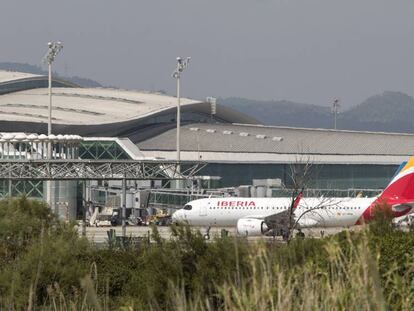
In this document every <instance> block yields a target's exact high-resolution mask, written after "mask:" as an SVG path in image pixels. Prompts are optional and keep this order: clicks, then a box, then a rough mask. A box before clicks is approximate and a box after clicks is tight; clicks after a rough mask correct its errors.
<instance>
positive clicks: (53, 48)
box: [43, 41, 63, 135]
mask: <svg viewBox="0 0 414 311" xmlns="http://www.w3.org/2000/svg"><path fill="white" fill-rule="evenodd" d="M47 46H48V48H49V49H48V51H47V54H46V55H45V57H44V59H43V60H44V62H45V63H47V65H48V80H49V117H48V123H47V134H48V135H50V134H52V63H53V62H54V60H55V58H56V56H57V55H58V54H59V52H60V51H61V50H62V49H63V44H62V42H60V41H57V42H49V43H48V44H47Z"/></svg>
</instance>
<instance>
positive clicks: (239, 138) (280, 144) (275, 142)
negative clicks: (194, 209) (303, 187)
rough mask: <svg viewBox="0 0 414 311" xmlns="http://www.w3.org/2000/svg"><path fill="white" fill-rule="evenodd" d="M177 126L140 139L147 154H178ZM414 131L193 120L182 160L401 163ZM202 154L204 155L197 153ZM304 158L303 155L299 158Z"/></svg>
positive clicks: (183, 139) (410, 148) (184, 130)
mask: <svg viewBox="0 0 414 311" xmlns="http://www.w3.org/2000/svg"><path fill="white" fill-rule="evenodd" d="M175 137H176V130H175V129H171V130H169V131H166V132H164V133H163V134H161V135H158V136H155V137H153V138H151V139H147V140H145V141H142V142H140V143H138V147H139V148H140V149H141V150H143V151H144V153H145V154H146V155H147V156H160V157H165V158H167V159H174V158H175V148H176V147H175ZM413 146H414V135H413V134H401V133H397V134H394V133H374V132H356V131H340V130H326V129H305V128H290V127H277V126H258V125H242V124H189V125H186V126H183V127H182V130H181V150H182V156H181V158H182V159H183V160H195V159H197V158H200V156H201V158H202V159H204V160H206V161H220V162H277V163H291V162H292V159H294V158H295V157H296V155H298V154H301V155H305V157H307V156H309V160H311V161H313V162H321V163H349V164H351V163H353V164H355V163H361V164H399V163H401V162H402V161H404V160H406V159H407V158H408V157H410V156H412V155H413ZM197 155H200V156H197ZM299 160H300V161H301V162H303V161H304V160H306V159H304V158H301V159H299V158H298V161H299Z"/></svg>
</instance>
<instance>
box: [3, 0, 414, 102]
mask: <svg viewBox="0 0 414 311" xmlns="http://www.w3.org/2000/svg"><path fill="white" fill-rule="evenodd" d="M50 40H61V41H63V42H64V51H63V52H62V54H61V55H59V57H58V59H57V60H56V66H55V68H56V70H57V71H58V72H59V73H61V74H69V75H79V76H83V77H88V78H91V79H94V80H97V81H99V82H101V83H103V84H106V85H114V86H119V87H123V88H128V89H139V90H166V91H167V92H168V93H170V94H175V81H174V79H173V78H171V73H172V71H173V70H174V68H175V66H176V61H175V58H176V57H177V56H191V57H192V62H191V64H190V67H189V68H188V70H187V71H186V72H185V73H184V75H183V79H182V93H183V95H185V96H189V97H193V98H198V99H202V98H204V97H205V96H216V97H229V96H237V97H248V98H254V99H288V100H293V101H299V102H307V103H313V104H320V105H326V104H329V103H330V102H331V101H332V99H333V98H334V97H339V98H340V99H341V101H342V104H343V105H344V106H350V105H355V104H357V103H360V102H361V101H363V100H364V99H366V98H367V97H369V96H371V95H373V94H376V93H379V92H382V91H385V90H392V91H402V92H406V93H408V94H410V95H414V83H413V82H414V1H413V0H66V1H60V0H26V1H23V0H0V61H16V62H28V63H31V64H40V60H41V58H42V56H43V55H44V53H45V51H46V49H47V44H46V43H47V42H48V41H50Z"/></svg>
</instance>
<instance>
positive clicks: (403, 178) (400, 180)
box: [380, 157, 414, 200]
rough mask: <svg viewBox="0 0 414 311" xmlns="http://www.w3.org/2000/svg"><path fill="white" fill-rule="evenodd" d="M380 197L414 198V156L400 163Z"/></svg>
mask: <svg viewBox="0 0 414 311" xmlns="http://www.w3.org/2000/svg"><path fill="white" fill-rule="evenodd" d="M380 198H400V199H407V200H413V199H414V157H411V158H410V160H409V161H408V162H406V163H402V164H401V165H400V167H399V169H398V171H397V173H396V175H395V176H394V177H393V178H392V180H391V182H390V183H389V184H388V186H387V187H386V188H385V189H384V191H383V192H382V193H381V194H380Z"/></svg>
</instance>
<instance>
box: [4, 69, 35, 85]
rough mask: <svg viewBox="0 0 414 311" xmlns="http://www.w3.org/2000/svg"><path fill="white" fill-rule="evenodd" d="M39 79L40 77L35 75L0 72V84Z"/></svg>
mask: <svg viewBox="0 0 414 311" xmlns="http://www.w3.org/2000/svg"><path fill="white" fill-rule="evenodd" d="M36 77H41V75H35V74H31V73H25V72H18V71H7V70H0V83H4V82H11V81H16V80H21V79H28V78H36Z"/></svg>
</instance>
